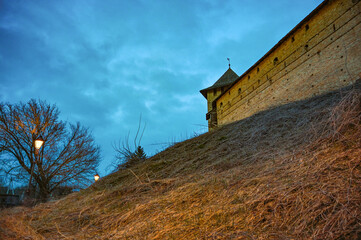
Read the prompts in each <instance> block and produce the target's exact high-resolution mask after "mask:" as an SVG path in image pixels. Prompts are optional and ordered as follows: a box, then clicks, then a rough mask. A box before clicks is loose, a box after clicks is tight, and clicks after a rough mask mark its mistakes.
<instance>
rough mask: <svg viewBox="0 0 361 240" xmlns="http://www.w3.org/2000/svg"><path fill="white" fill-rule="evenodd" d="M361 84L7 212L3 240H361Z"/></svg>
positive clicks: (0, 224)
mask: <svg viewBox="0 0 361 240" xmlns="http://www.w3.org/2000/svg"><path fill="white" fill-rule="evenodd" d="M360 163H361V88H360V84H359V85H355V86H352V87H349V88H346V89H342V90H340V91H336V92H332V93H329V94H326V95H322V96H319V97H315V98H312V99H309V100H305V101H300V102H295V103H290V104H287V105H284V106H281V107H277V108H274V109H271V110H268V111H264V112H261V113H259V114H256V115H254V116H252V117H249V118H247V119H244V120H241V121H238V122H235V123H232V124H229V125H226V126H223V127H221V128H219V129H218V130H216V131H212V132H209V133H206V134H203V135H201V136H198V137H195V138H193V139H190V140H187V141H184V142H181V143H178V144H176V145H174V146H172V147H170V148H168V149H166V150H165V151H163V152H161V153H159V154H157V155H155V156H153V157H151V158H150V159H148V160H147V161H145V162H144V163H141V164H139V165H137V166H134V167H132V168H129V169H125V170H121V171H119V172H116V173H114V174H111V175H109V176H106V177H104V178H102V179H101V180H99V181H98V182H97V183H96V184H93V185H92V186H91V187H89V188H88V189H85V190H82V191H81V192H79V193H75V194H72V195H70V196H68V197H66V198H65V199H63V200H60V201H57V202H51V203H46V204H40V205H38V206H36V207H35V208H32V209H28V208H23V207H21V208H14V209H11V210H6V211H2V212H1V213H0V238H1V239H360V238H361V165H360Z"/></svg>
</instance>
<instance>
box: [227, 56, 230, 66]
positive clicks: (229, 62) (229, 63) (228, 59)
mask: <svg viewBox="0 0 361 240" xmlns="http://www.w3.org/2000/svg"><path fill="white" fill-rule="evenodd" d="M227 60H228V67H229V68H231V60H229V58H227Z"/></svg>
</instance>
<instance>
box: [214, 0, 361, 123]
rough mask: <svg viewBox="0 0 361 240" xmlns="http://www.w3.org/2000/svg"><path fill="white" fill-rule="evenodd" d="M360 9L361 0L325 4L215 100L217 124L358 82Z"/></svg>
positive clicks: (360, 30) (345, 0)
mask: <svg viewBox="0 0 361 240" xmlns="http://www.w3.org/2000/svg"><path fill="white" fill-rule="evenodd" d="M360 10H361V2H360V1H359V0H330V1H325V2H324V3H322V4H321V5H320V6H319V7H318V8H316V10H314V12H312V13H311V14H310V15H309V16H308V17H306V18H305V19H304V20H303V21H302V22H301V23H300V24H298V25H297V26H296V27H295V28H294V29H293V30H292V31H291V32H290V33H289V34H287V35H286V37H284V38H283V39H282V40H281V41H280V42H279V43H278V44H277V45H276V46H275V47H274V48H272V49H271V50H270V51H269V52H268V53H267V54H266V55H265V56H264V57H263V58H261V59H260V60H259V61H258V62H257V63H256V64H255V65H253V66H252V67H251V68H250V69H249V70H247V71H246V72H245V73H244V74H243V75H242V76H240V78H239V79H238V81H237V82H236V83H235V84H233V86H232V87H231V88H230V89H229V90H228V91H227V92H225V93H223V95H221V96H220V97H219V98H218V99H217V100H216V106H217V120H218V125H222V124H226V123H229V122H233V121H236V120H240V119H243V118H246V117H248V116H251V115H253V114H255V113H257V112H259V111H262V110H266V109H269V108H271V107H274V106H277V105H282V104H285V103H288V102H292V101H296V100H301V99H306V98H309V97H312V96H315V95H318V94H322V93H325V92H328V91H332V90H335V89H339V88H341V87H343V86H347V85H351V84H353V83H354V82H355V81H356V80H357V79H358V78H360V73H361V40H360V39H361V24H360V23H361V15H360Z"/></svg>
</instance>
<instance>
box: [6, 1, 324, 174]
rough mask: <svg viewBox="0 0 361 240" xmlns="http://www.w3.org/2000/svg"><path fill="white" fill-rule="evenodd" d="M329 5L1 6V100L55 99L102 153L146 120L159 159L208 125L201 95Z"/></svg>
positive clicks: (148, 142)
mask: <svg viewBox="0 0 361 240" xmlns="http://www.w3.org/2000/svg"><path fill="white" fill-rule="evenodd" d="M320 2H321V1H320V0H318V1H311V0H308V1H302V2H295V1H287V0H284V1H273V2H269V1H266V0H263V1H251V0H243V1H236V0H235V1H206V0H204V1H193V0H184V1H183V0H182V1H163V0H156V1H146V0H139V1H115V0H114V1H113V0H111V1H98V0H80V1H68V0H65V1H45V0H41V1H40V0H39V1H25V0H19V1H1V2H0V101H9V102H19V101H28V100H29V99H30V98H40V99H45V100H47V101H48V102H49V103H55V104H57V106H58V107H59V109H60V110H61V117H62V119H64V120H67V121H69V122H75V121H80V122H81V123H82V124H83V125H85V126H88V127H90V128H91V129H92V131H93V134H94V136H95V139H96V141H97V142H98V143H99V144H100V145H101V147H102V150H103V157H104V159H103V162H102V164H101V171H102V172H104V171H105V167H106V166H107V165H109V164H110V162H111V161H112V160H113V154H114V153H113V150H112V147H111V143H112V142H115V141H117V140H119V139H122V138H123V137H124V136H126V135H127V134H128V132H129V131H130V132H131V137H132V133H135V132H136V130H137V126H138V119H139V116H140V115H142V119H143V122H145V123H146V125H147V126H146V132H145V135H144V137H143V141H142V143H143V145H144V147H145V149H146V151H147V152H150V153H154V152H155V151H156V150H157V149H158V148H159V147H161V146H163V145H154V144H157V143H164V142H172V141H173V140H174V139H176V140H181V138H185V137H191V136H193V134H194V132H201V131H204V130H205V129H206V127H205V126H206V125H207V123H206V121H205V113H206V101H205V99H204V98H203V96H202V95H201V94H199V92H198V91H199V90H200V89H202V88H205V87H208V86H209V85H211V84H213V83H214V82H215V81H216V80H217V79H218V78H219V77H220V76H221V75H222V74H223V73H224V71H225V70H226V69H227V61H226V58H227V57H230V58H231V62H232V68H233V69H234V70H235V71H236V72H237V73H238V74H242V72H243V71H245V70H247V68H249V67H250V66H251V65H253V64H254V63H255V62H256V61H257V60H258V59H259V58H260V57H262V55H263V54H265V53H266V52H267V51H268V50H269V49H270V48H271V47H272V46H273V45H274V44H275V43H277V41H279V40H280V39H281V38H282V37H283V36H284V35H285V34H286V33H287V32H288V31H290V30H291V29H292V28H293V27H294V26H295V25H296V24H297V23H298V22H299V21H300V20H302V18H304V17H305V16H306V15H307V14H308V13H309V12H311V11H312V9H313V8H315V7H316V4H318V3H320Z"/></svg>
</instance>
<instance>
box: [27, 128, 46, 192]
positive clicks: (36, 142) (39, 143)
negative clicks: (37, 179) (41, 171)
mask: <svg viewBox="0 0 361 240" xmlns="http://www.w3.org/2000/svg"><path fill="white" fill-rule="evenodd" d="M33 144H34V147H35V161H34V163H32V164H31V169H30V179H29V185H28V189H27V194H28V196H30V187H31V180H33V172H34V165H35V163H36V162H37V155H38V152H39V149H40V148H41V146H42V145H43V144H44V139H43V137H42V136H41V135H40V136H38V137H37V138H34V142H33Z"/></svg>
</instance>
